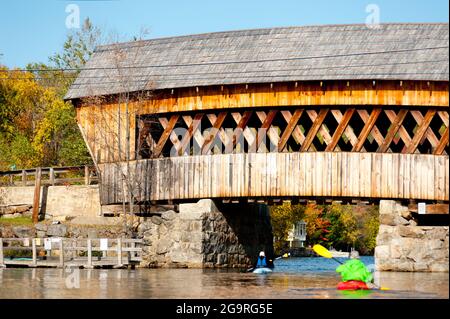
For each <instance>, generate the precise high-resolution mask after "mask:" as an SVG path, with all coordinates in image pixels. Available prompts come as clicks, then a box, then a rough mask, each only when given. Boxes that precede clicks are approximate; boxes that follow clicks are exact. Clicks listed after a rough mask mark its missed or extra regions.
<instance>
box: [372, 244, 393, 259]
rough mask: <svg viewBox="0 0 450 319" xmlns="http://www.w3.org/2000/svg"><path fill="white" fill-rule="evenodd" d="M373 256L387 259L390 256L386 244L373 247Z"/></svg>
mask: <svg viewBox="0 0 450 319" xmlns="http://www.w3.org/2000/svg"><path fill="white" fill-rule="evenodd" d="M375 258H376V259H377V258H379V259H388V258H390V249H389V246H388V245H380V246H377V247H375Z"/></svg>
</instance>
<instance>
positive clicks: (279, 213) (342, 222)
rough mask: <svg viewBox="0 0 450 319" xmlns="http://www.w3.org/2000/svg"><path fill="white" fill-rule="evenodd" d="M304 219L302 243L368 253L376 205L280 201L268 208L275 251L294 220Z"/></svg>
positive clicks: (375, 225)
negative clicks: (304, 236)
mask: <svg viewBox="0 0 450 319" xmlns="http://www.w3.org/2000/svg"><path fill="white" fill-rule="evenodd" d="M302 219H303V220H304V221H305V222H306V232H307V237H306V244H307V245H314V244H321V245H323V246H325V247H328V248H331V247H333V248H336V249H338V250H344V251H349V249H350V247H354V248H355V249H357V250H358V251H359V252H360V253H361V254H366V255H367V254H372V253H373V251H374V249H375V246H376V236H377V234H378V228H379V221H378V206H354V205H340V204H332V205H323V206H320V205H316V204H308V205H306V206H304V205H291V204H290V203H284V204H283V205H281V206H275V207H272V209H271V221H272V231H273V235H274V237H275V243H274V246H275V250H276V251H277V252H280V251H282V250H283V249H286V248H287V243H286V240H287V236H288V232H289V230H290V229H291V228H292V226H293V225H294V223H295V222H297V221H299V220H302Z"/></svg>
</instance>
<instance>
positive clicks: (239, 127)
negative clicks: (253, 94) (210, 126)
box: [232, 111, 253, 149]
mask: <svg viewBox="0 0 450 319" xmlns="http://www.w3.org/2000/svg"><path fill="white" fill-rule="evenodd" d="M252 113H253V112H252V111H245V112H244V115H243V116H242V117H241V119H240V121H239V123H238V124H237V127H236V128H235V130H234V134H233V141H232V143H233V144H232V145H233V148H232V149H234V148H235V146H236V144H237V141H239V139H240V137H241V134H242V133H243V132H244V129H245V127H246V126H247V123H248V121H249V120H250V117H251V116H252Z"/></svg>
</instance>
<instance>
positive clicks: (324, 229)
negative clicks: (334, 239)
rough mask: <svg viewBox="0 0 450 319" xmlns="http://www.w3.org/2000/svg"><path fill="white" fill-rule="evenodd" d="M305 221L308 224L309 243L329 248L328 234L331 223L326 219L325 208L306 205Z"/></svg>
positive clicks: (307, 238)
mask: <svg viewBox="0 0 450 319" xmlns="http://www.w3.org/2000/svg"><path fill="white" fill-rule="evenodd" d="M304 221H305V222H306V233H307V237H306V240H307V243H308V244H311V245H313V244H321V245H324V246H329V245H328V241H329V239H328V234H329V233H330V227H331V223H330V221H329V220H328V219H327V218H326V217H325V212H324V208H323V207H322V206H319V205H317V204H311V203H310V204H308V205H306V209H305V213H304Z"/></svg>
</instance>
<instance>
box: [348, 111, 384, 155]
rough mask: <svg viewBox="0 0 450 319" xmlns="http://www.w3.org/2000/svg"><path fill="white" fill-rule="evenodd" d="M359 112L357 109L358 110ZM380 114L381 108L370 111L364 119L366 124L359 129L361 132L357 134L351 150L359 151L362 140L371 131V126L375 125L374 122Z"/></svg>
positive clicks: (364, 139)
mask: <svg viewBox="0 0 450 319" xmlns="http://www.w3.org/2000/svg"><path fill="white" fill-rule="evenodd" d="M358 113H359V111H358ZM380 114H381V109H373V111H372V113H370V116H369V117H368V118H367V120H366V121H365V122H366V124H365V125H364V127H363V129H362V130H361V133H360V134H359V136H358V141H357V142H356V144H355V145H354V146H353V148H352V152H360V151H361V149H362V147H363V145H364V142H365V141H366V139H367V137H368V136H369V134H370V132H371V131H372V128H373V127H374V125H375V122H376V121H377V119H378V116H380Z"/></svg>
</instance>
